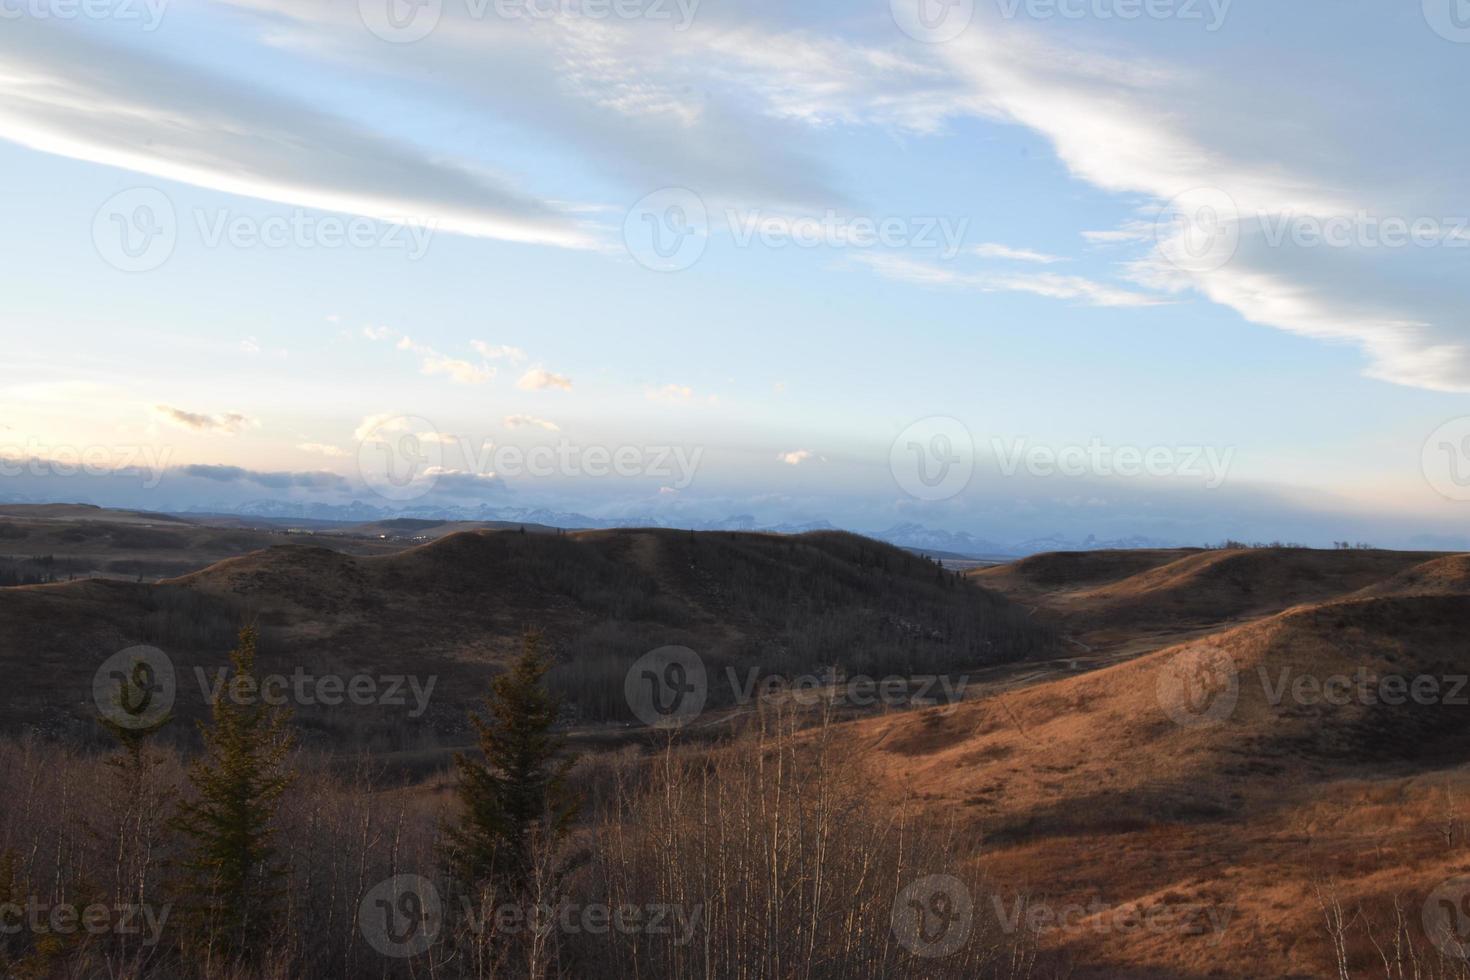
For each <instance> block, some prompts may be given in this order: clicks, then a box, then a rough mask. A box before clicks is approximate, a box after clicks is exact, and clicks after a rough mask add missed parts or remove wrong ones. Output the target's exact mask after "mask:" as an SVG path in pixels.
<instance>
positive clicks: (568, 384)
mask: <svg viewBox="0 0 1470 980" xmlns="http://www.w3.org/2000/svg"><path fill="white" fill-rule="evenodd" d="M516 387H517V388H520V389H521V390H522V391H546V390H548V389H552V388H556V389H560V390H562V391H571V390H572V379H571V378H568V377H567V376H566V375H563V374H553V373H552V372H550V371H548V370H546V369H545V368H531V370H529V371H527V372H526V373H525V374H523V375H521V379H520V380H519V381H517V382H516Z"/></svg>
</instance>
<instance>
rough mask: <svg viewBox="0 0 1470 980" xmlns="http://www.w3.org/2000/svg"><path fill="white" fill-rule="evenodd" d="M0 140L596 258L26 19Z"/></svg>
mask: <svg viewBox="0 0 1470 980" xmlns="http://www.w3.org/2000/svg"><path fill="white" fill-rule="evenodd" d="M0 63H3V65H4V70H3V71H0V138H4V139H8V140H10V141H12V142H16V143H20V144H22V145H24V146H27V147H30V148H32V149H36V150H41V151H44V152H48V153H55V154H58V155H61V156H66V157H72V158H74V159H79V160H89V161H92V162H94V163H101V164H106V165H109V166H114V167H121V168H123V169H126V170H132V171H135V172H138V173H143V174H149V175H151V176H154V177H158V178H162V179H164V180H172V181H180V182H183V183H189V184H195V185H197V186H200V187H207V188H211V189H213V190H219V191H225V192H227V193H231V194H241V195H244V196H247V197H254V198H259V199H262V200H267V201H276V202H279V203H282V204H289V205H296V206H300V207H307V208H319V209H322V210H329V211H340V212H346V213H349V214H357V215H363V216H365V217H369V218H376V219H379V220H382V221H388V222H400V223H406V224H414V225H420V226H424V227H431V228H435V229H437V230H441V231H446V232H452V233H457V234H463V235H472V236H479V237H485V238H498V239H504V240H507V241H516V242H527V243H536V244H545V245H560V246H564V247H568V248H592V247H594V246H595V245H596V241H595V238H594V236H593V235H592V234H590V233H589V232H588V231H586V230H585V229H584V228H583V227H582V226H581V225H580V224H579V223H578V222H577V221H576V220H574V219H573V218H572V217H570V216H568V215H565V214H563V213H561V212H559V211H558V210H557V209H556V208H554V207H552V206H551V205H549V204H548V203H546V202H544V201H541V200H537V199H536V198H535V197H533V196H531V195H529V194H527V193H525V192H522V191H519V190H516V189H514V188H513V187H511V186H510V185H509V184H507V183H506V182H504V181H503V180H499V179H495V178H491V177H489V176H486V175H485V173H484V172H483V168H472V167H471V166H469V165H467V164H454V163H448V162H445V161H443V160H442V159H439V158H432V157H430V156H428V155H426V154H424V153H422V152H419V151H417V150H415V149H413V148H411V147H410V146H409V145H408V144H406V143H402V142H398V141H394V140H390V139H387V138H385V137H383V136H379V135H377V134H374V133H372V132H369V131H367V130H364V129H362V128H361V127H359V126H357V125H355V124H353V123H350V122H347V121H344V120H342V119H337V118H334V117H332V116H329V115H326V114H324V113H322V112H320V111H318V110H316V109H314V108H312V107H311V106H310V105H308V104H307V103H304V102H293V101H290V100H287V99H283V98H279V97H276V96H272V95H266V94H264V91H263V90H261V89H252V88H251V87H249V86H246V85H241V84H239V83H238V82H236V81H234V80H232V79H229V78H228V77H226V76H222V75H215V74H212V73H210V72H209V71H207V70H205V69H202V68H199V67H197V66H192V65H185V64H183V63H181V62H171V61H169V60H168V59H167V58H165V57H159V56H155V55H149V56H148V57H143V56H141V55H138V54H135V53H133V52H131V51H129V50H128V49H125V48H122V47H111V46H107V45H104V44H100V43H97V42H96V41H93V40H90V39H89V38H87V37H86V35H84V34H83V33H82V32H79V31H73V30H66V29H58V28H56V27H54V26H51V25H48V24H46V23H44V22H40V21H37V20H34V19H30V18H20V19H18V20H9V21H7V22H6V28H5V31H4V32H0Z"/></svg>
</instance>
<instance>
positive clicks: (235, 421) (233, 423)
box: [153, 405, 258, 436]
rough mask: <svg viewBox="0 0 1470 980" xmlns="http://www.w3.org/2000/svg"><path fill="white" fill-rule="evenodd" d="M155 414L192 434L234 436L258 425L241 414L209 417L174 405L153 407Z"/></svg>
mask: <svg viewBox="0 0 1470 980" xmlns="http://www.w3.org/2000/svg"><path fill="white" fill-rule="evenodd" d="M153 411H154V414H156V415H157V416H158V417H159V418H161V419H163V420H164V421H165V422H168V423H169V424H170V425H174V426H177V427H178V428H181V429H188V430H190V431H191V432H210V433H214V434H215V435H225V436H233V435H238V434H239V433H241V432H244V431H245V430H246V429H248V428H251V427H252V426H255V425H257V424H258V423H257V422H256V421H255V420H254V419H252V418H250V417H249V416H247V415H242V414H241V413H239V412H224V413H222V414H219V415H207V414H205V413H203V412H189V411H185V410H184V409H182V408H175V407H173V406H172V405H155V406H153Z"/></svg>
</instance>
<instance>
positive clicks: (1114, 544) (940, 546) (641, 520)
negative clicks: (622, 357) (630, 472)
mask: <svg viewBox="0 0 1470 980" xmlns="http://www.w3.org/2000/svg"><path fill="white" fill-rule="evenodd" d="M205 512H209V513H232V514H236V515H240V516H246V517H259V518H264V519H267V520H271V521H292V520H309V521H340V522H342V523H350V524H358V523H365V522H370V521H382V520H390V519H393V518H405V517H407V518H415V519H419V520H436V521H500V522H511V523H523V524H543V525H547V526H550V527H562V528H568V529H584V528H619V527H624V528H626V527H668V528H679V529H687V530H693V531H765V532H768V533H772V534H804V533H807V532H809V531H837V530H846V531H855V532H857V533H859V534H864V535H866V536H868V537H870V538H876V539H878V540H879V541H886V542H888V543H889V544H893V545H897V546H899V547H901V548H907V549H910V550H913V551H929V552H934V553H936V554H938V553H944V554H946V555H954V556H965V557H972V558H1014V557H1024V556H1026V555H1033V554H1037V553H1039V552H1044V551H1096V550H1102V549H1111V548H1173V547H1179V542H1172V541H1162V540H1159V539H1157V538H1148V537H1143V536H1133V537H1128V538H1114V539H1107V540H1103V539H1099V538H1097V537H1096V536H1095V535H1091V534H1089V535H1088V536H1087V537H1085V538H1083V539H1080V540H1078V539H1074V538H1067V537H1063V536H1060V535H1051V536H1047V537H1041V538H1028V539H1026V540H1023V541H1011V542H1005V541H994V540H991V539H988V538H981V537H976V536H975V535H973V534H970V533H969V532H968V531H944V530H938V529H935V528H931V527H927V526H925V525H923V524H918V523H904V524H895V525H893V526H892V527H889V528H886V529H882V530H875V529H872V528H866V529H865V528H839V527H837V526H836V525H834V524H832V523H831V522H830V521H809V522H805V523H781V524H765V523H762V522H760V521H758V520H757V519H756V518H755V516H754V515H753V514H734V515H731V516H729V517H724V518H720V519H717V520H703V521H692V522H691V521H670V520H669V519H667V518H661V517H656V516H653V515H648V514H639V515H634V516H631V517H618V518H608V517H590V516H588V515H586V514H580V513H575V512H571V511H559V510H553V509H550V508H546V507H493V506H490V505H486V504H482V505H479V506H475V507H443V506H432V507H404V508H398V509H393V510H387V509H384V508H381V507H375V506H373V505H372V504H365V503H363V502H362V501H357V500H354V501H353V502H352V503H351V504H307V503H299V502H294V501H278V500H258V501H252V502H250V503H248V504H244V505H241V506H235V507H230V508H210V507H199V508H194V509H192V510H188V511H180V512H179V513H182V514H189V513H205Z"/></svg>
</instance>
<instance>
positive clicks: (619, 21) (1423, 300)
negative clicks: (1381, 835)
mask: <svg viewBox="0 0 1470 980" xmlns="http://www.w3.org/2000/svg"><path fill="white" fill-rule="evenodd" d="M1467 84H1470V5H1467V4H1466V3H1465V2H1464V0H1422V3H1421V2H1420V0H1405V2H1399V3H1387V2H1384V0H1298V2H1294V3H1290V4H1283V3H1279V2H1272V0H881V2H877V0H841V2H835V0H834V2H826V0H814V2H807V3H801V4H792V3H789V2H787V3H776V2H768V0H740V2H738V3H737V2H731V0H172V2H169V0H0V168H3V172H4V173H5V174H6V177H7V179H6V180H5V181H4V182H3V183H0V214H3V216H4V218H5V220H4V221H0V255H3V256H4V261H3V263H0V340H3V350H4V352H5V355H6V359H7V362H8V365H9V370H7V371H5V372H4V373H3V375H0V498H5V499H12V500H66V501H73V500H75V501H86V502H93V503H100V504H109V505H120V506H135V507H144V508H148V509H156V510H187V509H219V510H231V509H249V508H251V507H254V506H258V505H260V502H262V501H267V502H271V503H272V504H273V505H274V506H278V507H282V508H286V509H288V510H289V509H290V508H297V509H299V510H300V512H302V513H307V512H312V513H318V514H321V513H329V512H331V509H332V508H341V507H347V506H349V505H352V504H353V502H354V501H355V502H357V504H358V505H360V506H366V507H371V508H378V509H380V510H382V511H383V512H385V513H399V512H402V513H429V512H434V511H440V512H443V513H462V512H467V511H474V512H482V513H488V512H490V511H492V510H496V509H504V510H506V511H507V512H510V511H514V510H516V509H523V510H524V509H535V508H549V509H553V510H558V511H563V512H571V513H576V514H580V515H586V516H589V517H591V518H593V519H596V520H606V521H618V520H634V521H645V520H646V521H650V522H651V521H658V522H660V523H665V524H669V525H673V526H692V525H695V524H700V523H703V522H711V521H719V520H721V519H725V518H728V517H731V516H733V515H750V517H751V518H752V519H753V520H754V522H755V523H756V524H757V525H760V526H776V525H790V524H802V523H807V522H818V521H828V522H830V523H832V524H834V525H837V526H841V527H848V528H853V529H856V530H867V531H878V530H882V529H886V528H891V527H893V526H896V525H904V524H916V525H921V526H923V527H926V528H932V529H936V530H940V531H948V532H963V533H967V534H970V535H973V536H976V537H978V538H983V539H985V540H988V541H995V542H1001V543H1007V542H1016V541H1023V540H1027V539H1035V538H1047V537H1057V538H1060V539H1064V540H1082V539H1085V538H1086V537H1088V536H1093V537H1094V538H1096V539H1099V540H1111V539H1122V538H1130V537H1139V538H1147V539H1150V540H1158V541H1162V542H1170V543H1181V544H1197V543H1204V542H1208V541H1219V540H1223V539H1225V538H1236V539H1240V540H1247V541H1250V540H1291V541H1303V542H1306V543H1309V544H1314V545H1326V544H1330V543H1332V542H1334V541H1337V540H1342V539H1347V540H1355V541H1357V540H1366V541H1371V542H1373V543H1376V544H1379V545H1383V546H1396V547H1411V546H1412V547H1443V548H1456V549H1463V548H1470V528H1467V525H1466V520H1465V518H1466V514H1467V507H1470V399H1467V396H1466V393H1467V391H1470V330H1467V323H1466V309H1467V305H1466V302H1465V300H1466V299H1467V297H1466V286H1467V284H1470V277H1467V276H1466V274H1465V264H1466V262H1467V259H1470V195H1467V194H1466V193H1465V191H1466V190H1467V184H1470V178H1467V176H1466V173H1467V172H1466V169H1465V166H1464V161H1465V160H1466V159H1467V156H1470V154H1467V151H1470V129H1467V127H1466V126H1465V125H1464V122H1463V94H1464V92H1465V91H1466V90H1467Z"/></svg>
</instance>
